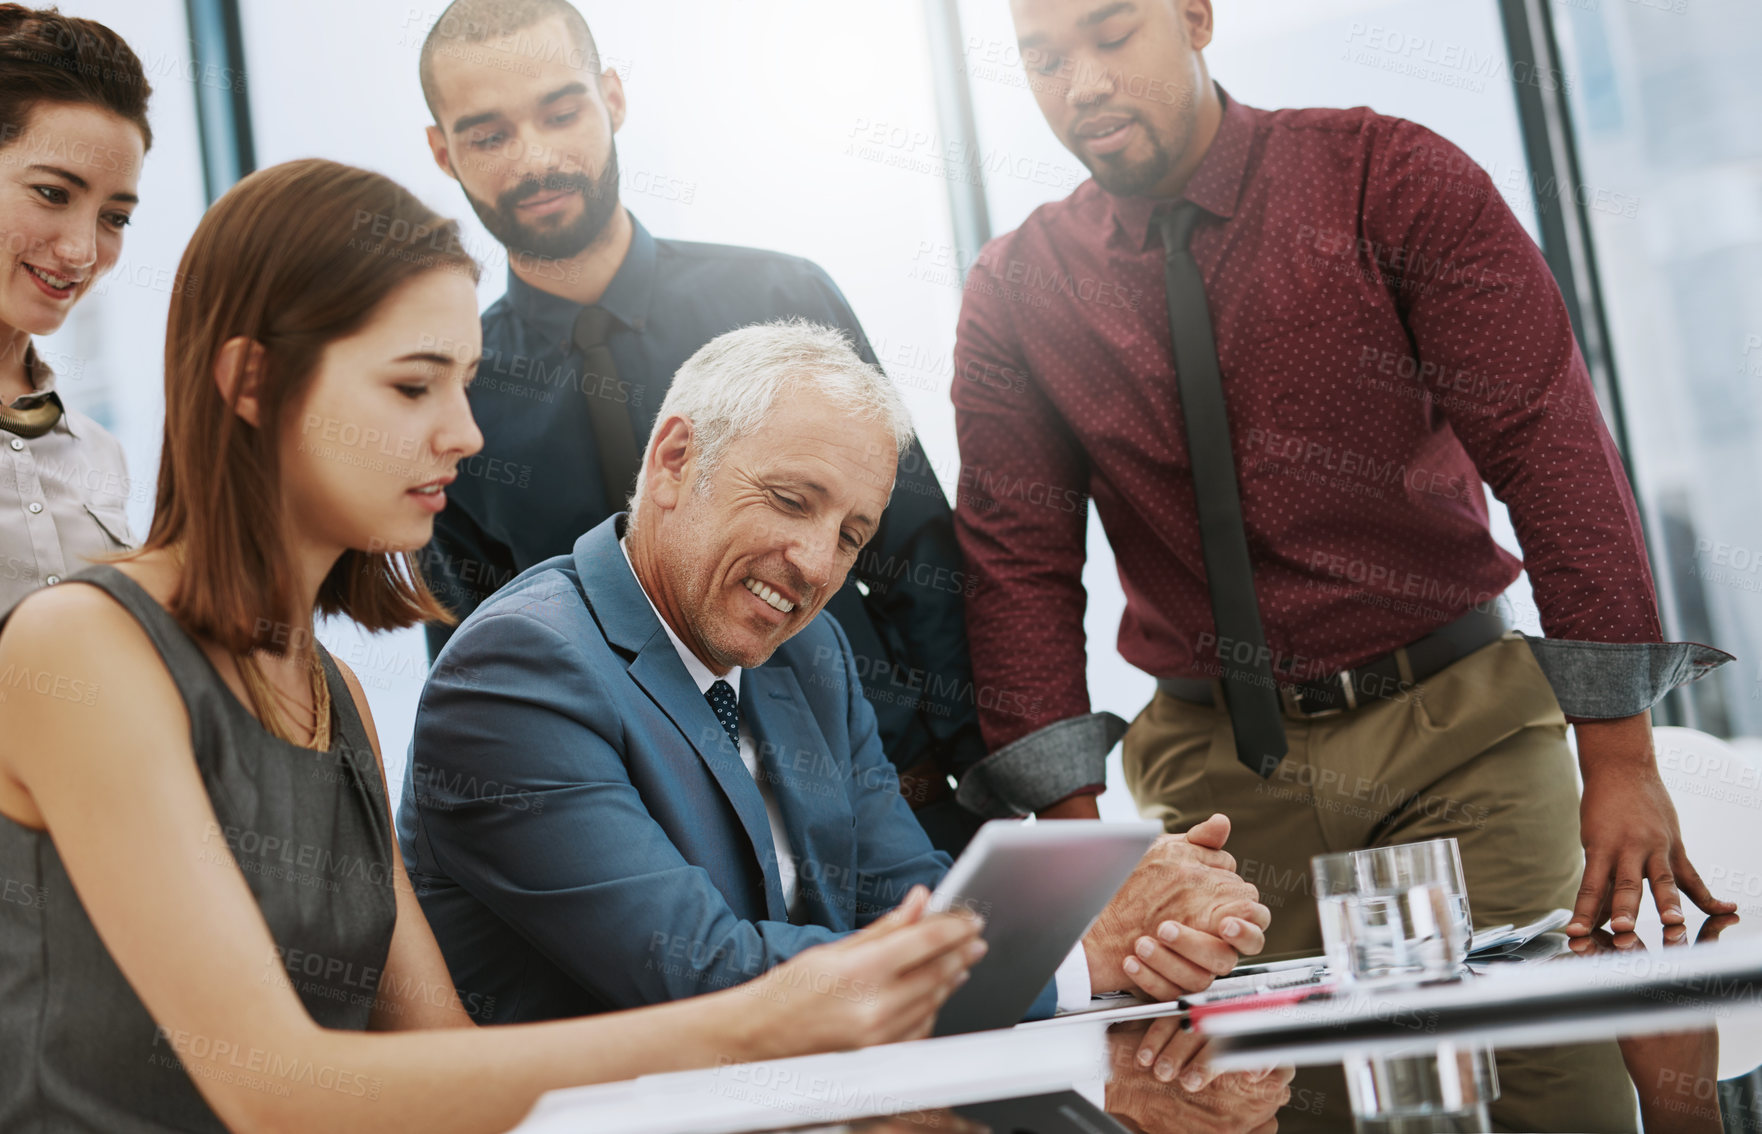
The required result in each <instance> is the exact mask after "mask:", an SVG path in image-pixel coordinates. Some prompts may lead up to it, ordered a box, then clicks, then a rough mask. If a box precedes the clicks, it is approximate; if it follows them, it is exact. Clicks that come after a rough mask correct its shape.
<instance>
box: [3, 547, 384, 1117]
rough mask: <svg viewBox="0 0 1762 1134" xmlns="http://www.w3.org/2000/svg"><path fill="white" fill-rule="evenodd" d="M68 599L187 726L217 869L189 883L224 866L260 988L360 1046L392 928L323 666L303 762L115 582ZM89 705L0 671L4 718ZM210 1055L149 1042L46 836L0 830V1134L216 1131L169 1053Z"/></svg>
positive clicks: (375, 797) (251, 1058)
mask: <svg viewBox="0 0 1762 1134" xmlns="http://www.w3.org/2000/svg"><path fill="white" fill-rule="evenodd" d="M75 582H85V583H92V584H95V585H97V586H99V587H101V588H103V589H104V590H105V591H106V592H108V593H109V594H110V595H111V597H112V598H114V599H115V600H116V601H117V602H119V603H121V604H122V605H123V606H124V607H126V608H127V609H128V611H129V613H130V614H132V615H134V616H135V618H136V620H137V621H139V622H140V624H141V626H142V627H143V628H144V629H145V630H146V632H147V636H148V637H149V638H151V639H152V641H153V645H154V646H155V647H157V648H158V650H159V656H160V657H161V658H163V659H164V660H165V665H166V668H167V669H168V670H170V672H171V677H172V680H173V681H175V682H176V683H177V687H178V691H179V692H180V693H181V694H182V695H183V700H184V705H185V707H186V708H187V709H188V710H189V715H190V740H191V743H192V746H193V747H194V749H195V759H196V766H197V769H198V770H199V771H200V772H201V774H202V782H203V785H204V786H205V787H206V788H207V790H208V798H209V801H210V802H211V803H212V804H213V806H214V814H215V817H216V819H217V822H216V824H215V825H214V827H213V828H212V829H211V830H209V831H207V832H205V833H204V843H205V845H211V846H212V847H213V852H212V855H213V859H214V860H215V861H216V862H218V863H220V864H222V865H221V866H220V867H217V866H215V865H211V864H210V863H205V862H201V861H197V862H193V863H191V864H190V867H189V869H191V870H212V869H218V868H224V869H233V867H232V866H230V865H225V864H226V856H227V854H228V853H229V852H230V853H231V855H232V856H233V857H234V858H235V859H236V860H237V868H238V869H240V870H241V871H242V872H243V873H244V877H245V881H246V883H247V884H248V885H249V886H250V888H251V893H252V895H253V896H254V897H255V898H256V899H257V905H258V908H259V909H261V910H262V913H263V917H264V920H265V921H267V922H268V923H269V931H270V933H271V935H272V936H273V937H274V939H275V952H274V954H273V955H271V956H267V957H265V958H263V973H262V979H263V981H264V982H266V983H271V982H273V983H277V984H283V985H287V986H291V987H292V988H294V989H295V990H296V991H297V992H298V994H299V996H300V999H301V1001H302V1002H304V1004H305V1006H306V1010H307V1011H308V1012H310V1013H311V1014H312V1018H313V1019H314V1020H315V1021H317V1022H318V1023H319V1024H320V1025H322V1026H324V1027H326V1028H343V1029H353V1030H357V1031H359V1030H364V1029H365V1028H366V1027H367V1020H368V1015H369V1013H370V1012H371V1010H372V1007H373V1003H374V999H375V997H376V995H377V993H378V989H379V977H380V971H381V969H382V968H384V966H385V960H386V954H387V952H388V950H389V949H390V947H391V939H392V926H393V924H394V922H395V921H396V917H397V913H396V895H395V893H394V891H393V889H392V871H393V861H392V832H391V827H390V824H389V822H388V819H387V814H386V802H385V796H384V793H383V789H382V787H381V783H380V775H379V770H378V768H377V766H376V762H375V760H374V756H373V748H372V746H371V745H370V744H369V743H368V740H367V736H366V733H365V731H364V730H363V728H362V725H361V718H360V716H359V714H357V713H356V711H355V704H354V701H353V700H351V698H350V696H349V690H348V686H347V685H345V684H344V683H343V679H342V675H341V674H340V673H339V672H338V671H337V668H336V663H335V662H334V661H332V660H331V658H330V655H329V654H328V653H324V651H323V649H322V647H320V655H321V657H322V658H323V664H324V672H325V676H326V678H328V680H329V682H330V698H331V706H332V709H331V735H332V737H333V738H334V739H333V741H332V744H331V748H330V751H329V752H315V751H313V750H311V749H308V748H300V747H298V746H297V745H294V744H290V743H288V742H286V741H283V740H279V739H277V738H275V737H274V736H271V735H270V734H269V733H268V732H267V731H265V730H264V728H263V726H262V725H261V724H259V723H258V721H257V718H256V717H254V716H252V715H251V713H250V712H249V711H248V710H247V709H246V708H245V707H244V705H242V704H241V703H240V702H239V700H238V698H236V697H235V696H234V695H233V693H232V691H231V690H230V689H228V688H227V686H226V685H225V683H224V682H222V681H221V678H220V675H219V674H218V673H217V672H215V670H214V667H213V666H212V665H211V664H210V663H209V661H208V658H207V655H205V654H203V653H202V651H201V649H200V648H199V647H198V646H197V645H196V643H195V642H194V641H193V640H192V639H191V638H190V637H189V635H188V634H186V633H185V632H184V630H183V628H182V627H180V626H179V625H178V623H177V621H176V620H175V619H173V618H172V617H171V615H170V613H169V612H167V611H166V609H165V608H164V607H162V606H160V605H159V603H158V602H156V601H155V600H154V599H153V597H152V596H151V595H149V594H148V593H147V592H146V591H145V590H143V589H142V588H141V587H140V585H139V584H137V583H135V582H134V581H133V580H132V579H130V578H129V577H128V576H127V575H125V574H123V573H122V572H121V571H118V570H117V569H116V568H114V567H110V566H97V567H89V568H87V569H85V570H82V571H80V572H78V573H77V574H74V575H71V576H69V577H68V579H67V580H66V581H65V582H64V583H62V584H61V585H62V586H68V585H70V584H72V583H75ZM4 625H5V619H3V618H0V628H3V627H4ZM19 668H22V667H14V669H19ZM86 692H87V691H85V690H83V689H75V688H74V687H73V686H72V684H71V683H69V682H66V681H63V682H61V683H60V684H57V682H56V680H55V679H54V678H53V677H50V676H49V675H46V674H45V675H37V674H30V673H21V672H11V671H7V670H0V694H4V696H5V697H6V698H7V699H9V700H10V699H16V698H20V697H30V696H62V697H83V696H85V695H86ZM4 713H5V709H4V707H0V721H4V719H5V718H4ZM207 1043H208V1040H207V1038H206V1037H196V1036H189V1035H179V1034H176V1033H170V1034H164V1033H162V1032H161V1031H160V1029H158V1028H157V1027H156V1026H155V1025H154V1022H153V1018H152V1016H150V1015H149V1014H148V1012H147V1009H146V1008H145V1007H144V1006H143V1005H142V1004H141V1001H140V999H139V998H138V997H137V996H136V995H135V993H134V990H133V989H132V988H131V987H130V986H129V983H128V981H127V980H126V979H125V978H124V977H123V975H122V972H121V970H119V969H118V968H117V967H116V963H115V962H114V961H113V960H111V958H110V954H109V953H108V952H107V951H106V950H105V948H104V943H103V942H102V941H100V940H99V938H98V934H97V932H96V931H95V930H94V929H93V928H92V923H91V921H90V920H88V919H87V917H86V912H85V909H84V907H82V906H81V905H80V900H79V896H78V895H77V894H76V893H74V888H73V885H72V883H71V882H70V881H69V880H68V876H67V872H66V871H65V870H64V869H63V868H62V864H61V858H60V856H59V855H58V854H56V851H55V844H54V842H53V841H52V840H51V839H50V837H49V835H48V834H47V833H46V832H42V831H33V830H30V829H29V828H26V827H23V826H20V825H19V824H17V823H15V822H13V821H12V820H11V819H8V818H6V817H4V816H0V1130H4V1131H8V1132H12V1131H30V1132H33V1134H35V1132H43V1134H49V1132H52V1131H54V1132H59V1131H74V1130H78V1131H105V1132H117V1131H143V1132H144V1131H165V1130H204V1131H207V1130H212V1131H223V1130H225V1127H224V1126H223V1125H222V1124H221V1122H220V1120H219V1119H218V1118H216V1117H215V1115H214V1112H213V1111H212V1110H211V1109H209V1107H208V1105H207V1103H205V1102H203V1100H202V1097H201V1095H200V1094H199V1093H198V1092H197V1090H196V1087H195V1084H194V1083H193V1082H192V1081H191V1079H190V1077H189V1075H188V1074H187V1073H186V1072H185V1071H184V1069H183V1066H182V1064H181V1063H180V1062H179V1054H180V1052H189V1053H196V1054H201V1055H204V1056H206V1055H207V1054H208V1052H207V1050H206V1047H205V1045H206V1044H207ZM220 1068H221V1070H219V1071H218V1072H217V1074H221V1075H228V1076H236V1078H235V1079H234V1080H233V1081H235V1082H247V1083H251V1084H252V1085H254V1086H259V1087H260V1089H262V1090H265V1091H268V1092H270V1093H271V1095H274V1094H276V1093H281V1092H283V1091H284V1090H287V1089H291V1087H292V1086H293V1085H294V1084H296V1083H298V1084H310V1083H317V1084H318V1085H320V1086H325V1087H330V1088H333V1089H337V1090H351V1091H354V1090H356V1088H360V1091H358V1092H357V1093H361V1092H365V1091H366V1090H369V1089H375V1090H376V1089H377V1085H376V1084H370V1083H344V1082H342V1081H340V1080H338V1081H336V1082H330V1081H327V1079H332V1080H334V1079H336V1078H337V1075H336V1072H335V1070H334V1069H332V1068H323V1067H313V1066H310V1065H309V1064H308V1065H297V1064H292V1063H289V1062H286V1061H284V1060H283V1059H281V1058H279V1057H277V1056H276V1055H275V1053H271V1052H255V1053H253V1052H251V1051H248V1050H242V1051H238V1052H237V1053H236V1054H235V1055H233V1056H230V1057H227V1058H225V1059H223V1060H222V1061H221V1063H220Z"/></svg>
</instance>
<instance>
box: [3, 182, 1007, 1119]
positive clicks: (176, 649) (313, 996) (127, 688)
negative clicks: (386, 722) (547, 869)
mask: <svg viewBox="0 0 1762 1134" xmlns="http://www.w3.org/2000/svg"><path fill="white" fill-rule="evenodd" d="M180 273H181V276H182V278H184V279H186V280H192V281H198V283H197V286H195V287H193V288H186V289H183V290H180V291H179V292H178V293H177V294H176V295H174V296H173V298H172V303H171V315H170V323H169V327H168V330H167V335H166V362H165V369H166V376H165V378H166V381H165V390H166V413H165V436H164V453H163V458H162V462H161V467H160V475H159V484H158V496H157V501H156V508H155V513H154V518H153V525H152V529H151V531H150V532H149V533H148V537H147V541H146V543H145V545H144V547H143V549H142V550H141V551H140V552H139V553H136V554H134V555H131V556H128V557H126V558H121V559H119V560H118V562H117V563H116V564H115V565H104V566H97V567H92V568H88V569H86V570H85V571H82V572H80V573H78V574H76V575H75V576H73V577H72V579H70V580H69V581H68V582H67V583H63V584H62V585H60V586H56V587H49V588H44V589H42V590H39V591H37V592H36V593H34V594H32V595H30V596H28V597H27V598H25V599H24V600H22V601H21V602H20V603H19V604H18V605H17V606H16V607H15V608H14V609H13V611H12V613H11V615H10V616H9V618H8V620H7V621H6V622H5V623H4V624H3V625H0V694H3V695H4V697H5V702H4V704H3V705H0V712H3V713H4V714H5V721H6V727H5V728H4V729H0V880H4V881H3V884H4V886H5V887H6V890H5V894H7V895H11V896H10V897H8V898H7V900H5V901H0V1051H4V1052H5V1053H6V1056H5V1062H6V1064H7V1067H6V1074H4V1075H0V1129H18V1128H26V1129H41V1130H76V1129H77V1130H84V1129H92V1130H105V1131H115V1130H139V1131H159V1130H171V1129H177V1130H216V1129H221V1128H223V1127H225V1128H231V1129H234V1130H300V1131H305V1130H326V1131H350V1130H371V1131H375V1132H379V1131H383V1130H386V1129H411V1130H421V1131H425V1132H427V1131H479V1130H483V1131H487V1130H504V1129H507V1128H508V1127H509V1126H512V1125H513V1124H514V1123H516V1122H517V1121H518V1120H519V1119H520V1117H521V1116H522V1115H523V1114H524V1113H525V1112H526V1111H527V1110H528V1109H529V1108H530V1106H531V1105H532V1103H533V1101H534V1100H535V1099H536V1098H537V1097H538V1095H539V1094H540V1093H541V1092H543V1091H545V1090H548V1089H551V1088H556V1087H563V1086H569V1085H574V1084H581V1083H589V1082H595V1081H601V1080H608V1079H621V1078H628V1077H632V1076H635V1075H638V1074H642V1073H648V1072H655V1071H663V1070H670V1069H677V1068H685V1067H695V1066H705V1065H711V1064H715V1063H717V1062H718V1061H719V1060H750V1059H758V1058H766V1057H773V1056H779V1055H786V1054H797V1053H805V1052H810V1051H820V1050H829V1049H834V1048H844V1047H852V1046H860V1045H863V1044H867V1043H875V1042H887V1041H892V1040H898V1039H906V1038H912V1037H916V1036H922V1035H926V1034H928V1031H929V1028H930V1026H931V1024H932V1023H933V1021H934V1018H935V1012H936V1009H937V1007H938V1006H939V1005H940V1004H941V1003H942V1001H943V1000H944V999H945V998H946V997H947V995H948V994H949V992H950V991H951V990H952V989H953V988H954V987H955V986H956V985H957V984H958V983H959V982H960V981H961V980H962V979H964V974H965V971H966V969H967V968H968V966H969V965H970V964H971V963H972V962H973V961H974V960H976V959H977V957H978V956H979V955H980V953H982V952H983V948H984V946H983V942H981V941H979V940H978V939H977V936H976V929H975V926H974V925H973V923H972V922H970V921H967V920H964V919H958V918H955V917H952V916H941V915H939V916H924V907H925V903H926V899H927V897H928V895H927V894H925V893H924V892H923V891H922V888H919V890H918V892H916V893H915V894H914V895H913V896H912V897H910V898H908V900H907V901H906V903H905V904H904V905H903V906H902V907H901V909H900V910H898V911H896V912H895V913H894V914H891V915H889V916H888V917H887V918H885V919H883V920H882V922H880V923H877V926H876V927H873V928H871V929H867V930H864V931H862V932H860V933H857V934H855V935H854V936H852V937H850V938H847V939H845V940H844V941H842V942H839V943H837V944H834V945H829V946H821V947H819V948H815V949H810V950H808V951H806V952H804V953H802V954H801V955H800V956H798V957H797V958H796V959H795V960H793V961H791V962H789V963H788V964H785V965H782V966H780V967H778V968H776V969H773V970H771V972H770V973H768V974H767V975H766V976H764V977H761V978H759V979H758V980H757V981H754V982H752V983H750V984H748V985H743V986H740V987H737V988H732V989H728V990H725V991H720V992H713V993H709V994H706V995H703V996H699V997H695V998H692V999H689V1000H683V1001H677V1002H674V1003H671V1004H666V1005H661V1006H657V1007H653V1008H645V1009H642V1010H639V1011H631V1012H621V1013H615V1014H610V1015H602V1016H595V1017H590V1018H586V1019H579V1020H561V1021H552V1022H547V1023H540V1024H520V1025H509V1026H503V1027H496V1028H484V1029H478V1028H476V1027H475V1026H474V1021H473V1019H472V1016H471V1014H470V1013H469V1012H468V1011H467V1010H466V1007H465V1005H467V1004H469V1003H471V1000H472V993H471V990H469V989H464V990H458V989H455V988H454V987H453V986H452V983H451V981H450V979H449V977H448V973H447V967H446V964H445V961H444V960H443V958H442V956H441V953H440V951H439V949H438V947H437V946H436V944H435V941H434V937H433V935H432V934H431V933H430V932H429V929H428V926H427V924H426V923H425V922H424V920H423V916H422V911H421V907H420V906H419V905H418V904H417V901H416V899H415V895H414V893H413V892H412V890H411V889H410V886H409V884H408V882H407V881H406V879H405V876H404V867H403V863H402V862H401V861H400V859H399V856H398V851H397V845H396V840H394V839H393V838H392V835H391V820H390V816H389V814H388V812H387V808H386V801H385V794H384V789H383V778H382V771H381V763H380V759H379V744H378V740H377V738H376V736H375V733H374V727H373V718H372V716H371V714H370V713H369V712H368V708H367V702H366V699H365V698H364V696H363V695H362V691H361V686H360V683H359V682H358V681H357V680H356V679H355V677H354V675H353V674H352V673H351V672H350V671H349V669H348V667H347V666H345V665H343V664H342V663H341V662H339V661H337V660H336V659H334V658H332V657H330V656H329V655H328V654H327V653H325V651H324V650H323V649H322V648H321V647H319V646H318V644H317V643H316V641H315V639H314V638H313V634H312V628H313V622H314V617H315V615H318V614H329V615H342V616H346V617H350V618H353V619H355V620H356V621H357V622H360V623H361V624H362V625H364V626H366V627H368V628H369V629H374V630H382V629H390V628H394V627H400V626H409V625H413V624H415V623H416V622H419V621H422V620H424V619H427V618H436V617H440V618H444V617H446V612H445V611H444V609H443V608H441V607H440V606H439V605H438V604H437V602H436V601H435V599H434V598H433V597H432V596H431V595H430V594H429V593H428V592H427V590H426V589H424V587H423V586H422V584H421V582H420V580H419V577H418V576H417V574H416V572H415V571H414V570H413V569H412V562H411V560H410V557H409V553H410V552H412V551H414V550H418V549H420V548H422V547H423V546H424V545H426V544H427V542H428V540H429V537H430V534H431V531H432V527H433V522H434V516H435V514H436V513H437V512H438V511H439V510H440V508H441V506H442V505H443V504H444V502H445V494H444V491H443V489H444V486H445V485H446V484H447V483H448V482H450V481H451V480H452V479H453V478H454V470H455V467H456V466H457V465H458V464H459V463H460V462H461V461H462V460H464V459H465V458H467V457H469V456H470V455H472V454H473V453H475V452H476V451H477V450H478V449H479V448H480V447H481V445H482V438H481V436H480V434H479V433H478V431H477V428H476V426H475V425H474V424H473V422H472V419H471V413H470V410H469V408H468V405H467V402H466V397H465V387H466V385H467V384H468V383H469V382H470V381H471V378H472V376H473V374H474V372H475V370H476V367H477V363H478V360H479V356H480V354H481V345H482V344H481V340H480V334H479V324H478V318H477V297H476V286H475V285H476V279H477V266H476V265H475V264H474V263H473V262H472V261H471V259H470V257H469V256H468V255H466V254H465V253H464V252H463V250H461V249H460V247H459V244H458V233H457V230H456V228H455V227H454V226H453V225H452V223H451V222H447V221H443V220H442V219H441V218H439V217H436V216H435V215H433V214H432V213H430V212H429V211H428V210H427V209H426V208H424V207H423V206H422V205H421V203H420V202H418V201H417V200H416V199H415V198H414V197H412V196H411V195H410V194H409V193H408V192H406V191H404V190H403V189H401V188H400V187H398V186H397V185H395V184H393V183H392V182H390V181H388V180H387V179H385V178H384V177H381V176H379V175H377V174H373V173H369V172H366V171H364V170H359V169H353V168H350V167H348V166H342V165H337V164H335V163H332V162H324V161H300V162H290V163H288V164H285V165H280V166H276V167H273V168H271V169H267V170H263V171H261V172H258V173H255V174H252V175H251V176H250V177H248V178H246V179H245V180H244V181H242V182H240V183H239V184H238V185H237V186H235V187H234V188H233V189H232V190H231V191H230V192H228V193H227V194H226V195H225V196H224V197H222V198H221V199H220V200H219V201H218V202H216V203H215V205H214V206H213V207H212V208H211V209H210V210H209V211H208V213H207V215H206V216H205V217H204V218H203V220H202V222H201V224H200V225H199V226H198V227H197V230H196V233H195V236H194V237H193V238H192V240H191V242H190V246H189V248H188V249H187V250H186V251H185V253H184V258H183V262H182V264H181V266H180ZM75 582H77V583H81V584H91V585H71V584H73V583H75ZM7 675H14V679H13V681H12V683H11V684H8V676H7ZM18 675H22V677H19V676H18ZM461 993H463V1003H462V997H461ZM380 1031H383V1032H396V1033H399V1034H396V1035H370V1034H364V1033H367V1032H380Z"/></svg>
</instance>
